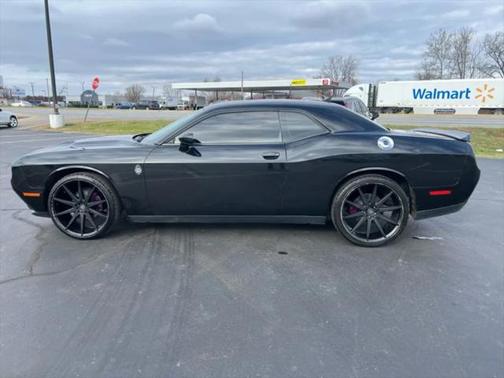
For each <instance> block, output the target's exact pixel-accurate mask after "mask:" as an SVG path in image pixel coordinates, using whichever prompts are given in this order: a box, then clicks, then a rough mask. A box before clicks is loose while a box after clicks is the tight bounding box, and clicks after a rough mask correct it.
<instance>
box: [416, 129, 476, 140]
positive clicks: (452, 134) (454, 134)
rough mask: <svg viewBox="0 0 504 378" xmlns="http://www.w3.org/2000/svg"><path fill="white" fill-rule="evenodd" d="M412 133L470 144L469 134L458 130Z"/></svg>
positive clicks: (430, 130) (422, 130) (424, 130)
mask: <svg viewBox="0 0 504 378" xmlns="http://www.w3.org/2000/svg"><path fill="white" fill-rule="evenodd" d="M412 131H414V132H418V133H424V134H432V135H440V136H444V137H448V138H452V139H456V140H460V141H462V142H470V141H471V134H470V133H466V132H465V131H458V130H439V129H413V130H412Z"/></svg>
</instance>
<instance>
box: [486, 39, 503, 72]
mask: <svg viewBox="0 0 504 378" xmlns="http://www.w3.org/2000/svg"><path fill="white" fill-rule="evenodd" d="M483 52H484V54H485V58H486V61H485V63H484V64H483V66H482V71H483V72H484V73H485V74H487V75H489V76H492V77H495V76H497V77H504V32H501V31H499V32H496V33H495V34H487V35H486V36H485V39H484V40H483Z"/></svg>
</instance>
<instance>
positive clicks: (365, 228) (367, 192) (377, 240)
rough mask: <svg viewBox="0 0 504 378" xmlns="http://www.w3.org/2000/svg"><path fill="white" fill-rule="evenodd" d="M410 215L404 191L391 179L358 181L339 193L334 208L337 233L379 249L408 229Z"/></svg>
mask: <svg viewBox="0 0 504 378" xmlns="http://www.w3.org/2000/svg"><path fill="white" fill-rule="evenodd" d="M409 212H410V206H409V199H408V196H407V195H406V193H405V191H404V189H403V188H402V187H401V186H400V185H399V184H398V183H397V182H395V181H394V180H391V179H390V178H388V177H385V176H381V175H376V174H370V175H363V176H358V177H355V178H353V179H351V180H349V181H347V182H346V183H344V184H343V186H342V187H341V188H340V189H339V190H338V191H337V193H336V194H335V196H334V199H333V202H332V206H331V219H332V222H333V224H334V226H335V227H336V229H337V230H338V231H339V232H340V233H341V234H342V235H343V236H344V237H345V238H346V239H347V240H348V241H350V242H351V243H353V244H356V245H359V246H362V247H379V246H381V245H384V244H387V243H389V242H391V241H392V240H394V239H396V238H397V237H398V236H399V235H400V234H401V233H402V232H403V231H404V229H405V227H406V224H407V223H408V217H409Z"/></svg>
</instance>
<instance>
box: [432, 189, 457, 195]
mask: <svg viewBox="0 0 504 378" xmlns="http://www.w3.org/2000/svg"><path fill="white" fill-rule="evenodd" d="M450 194H452V191H451V190H449V189H445V190H431V191H430V192H429V195H430V196H449V195H450Z"/></svg>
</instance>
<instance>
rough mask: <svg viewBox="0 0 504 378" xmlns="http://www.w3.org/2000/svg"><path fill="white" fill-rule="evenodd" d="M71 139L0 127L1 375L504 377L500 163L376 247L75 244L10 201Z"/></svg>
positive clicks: (261, 236)
mask: <svg viewBox="0 0 504 378" xmlns="http://www.w3.org/2000/svg"><path fill="white" fill-rule="evenodd" d="M74 138H76V135H75V134H73V135H69V134H66V135H65V134H59V133H47V132H33V131H30V130H23V129H17V130H13V129H0V168H1V170H0V175H1V186H0V224H1V227H0V240H1V241H0V243H1V244H0V303H1V307H0V376H1V377H5V378H10V377H51V378H53V377H74V376H78V377H94V378H96V377H107V378H109V377H121V378H124V377H142V376H144V377H170V378H172V377H253V376H257V377H275V378H276V377H384V378H391V377H401V378H402V377H419V378H425V377H436V378H437V377H450V378H451V377H454V378H455V377H457V378H458V377H467V378H479V377H502V376H503V374H504V345H503V335H504V309H503V305H502V304H503V300H504V274H503V272H504V270H503V269H504V254H503V251H504V233H503V230H504V218H503V214H504V160H487V159H481V160H479V166H480V168H481V170H482V176H481V181H480V183H479V185H478V187H477V189H476V192H475V193H474V195H473V196H472V198H471V199H470V201H469V203H468V204H467V206H466V207H465V208H464V209H463V210H462V211H460V212H459V213H456V214H452V215H448V216H445V217H441V218H435V219H430V220H425V221H421V222H411V223H410V225H409V227H408V228H407V230H406V232H405V233H404V234H403V236H402V237H401V238H400V239H399V240H397V241H396V242H395V243H393V244H392V245H390V246H387V247H382V248H378V249H363V248H359V247H355V246H352V245H350V244H348V243H347V242H346V241H344V240H343V238H342V237H341V236H340V235H338V234H337V233H336V232H335V231H333V229H332V228H331V227H329V226H327V227H323V226H322V227H321V226H299V225H296V226H294V225H128V224H124V225H122V226H121V227H119V228H118V229H117V230H116V231H114V232H113V233H112V234H110V235H109V236H108V237H107V238H105V239H100V240H93V241H86V242H82V241H77V240H73V239H70V238H68V237H66V236H64V235H63V234H62V233H61V232H59V231H58V230H57V229H56V228H55V227H54V226H53V225H52V223H51V221H50V220H49V219H44V218H37V217H34V216H32V215H31V214H30V211H29V210H28V209H27V208H26V207H25V205H24V204H23V203H22V202H21V200H19V199H18V198H17V197H16V196H15V194H14V193H13V192H12V190H11V188H10V170H9V164H10V163H11V162H12V161H13V160H14V159H15V158H16V157H17V156H19V155H21V154H23V153H25V152H28V151H30V150H33V149H35V148H38V147H43V146H47V145H51V144H55V143H58V142H61V141H64V140H68V139H74ZM416 236H426V237H435V239H434V240H418V239H415V238H414V237H416ZM279 252H285V253H282V254H279Z"/></svg>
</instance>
